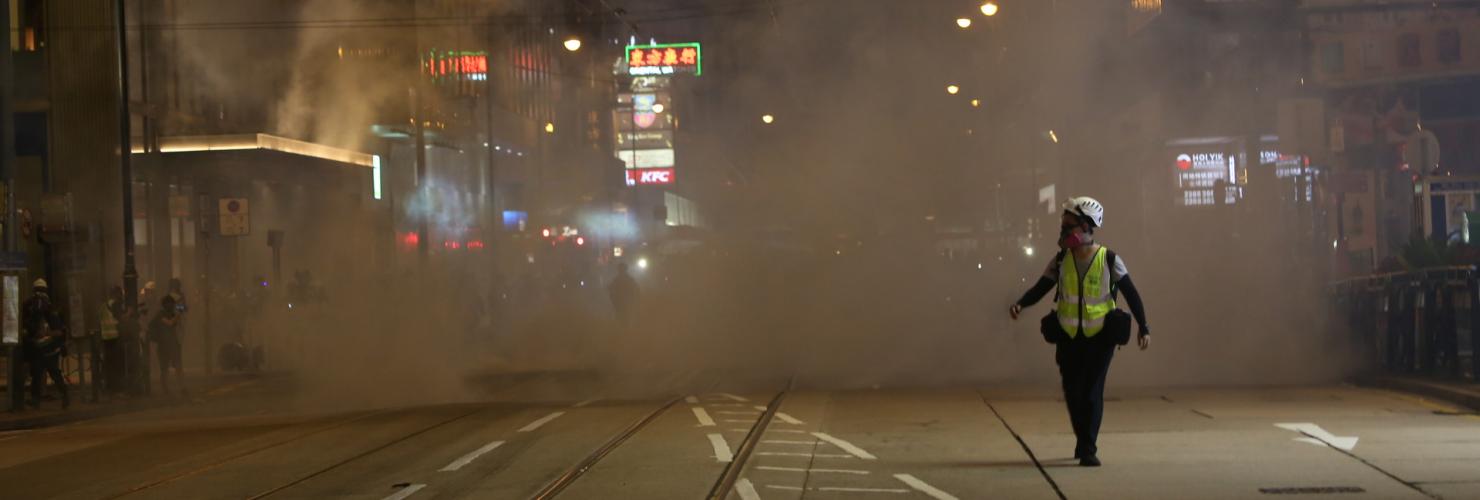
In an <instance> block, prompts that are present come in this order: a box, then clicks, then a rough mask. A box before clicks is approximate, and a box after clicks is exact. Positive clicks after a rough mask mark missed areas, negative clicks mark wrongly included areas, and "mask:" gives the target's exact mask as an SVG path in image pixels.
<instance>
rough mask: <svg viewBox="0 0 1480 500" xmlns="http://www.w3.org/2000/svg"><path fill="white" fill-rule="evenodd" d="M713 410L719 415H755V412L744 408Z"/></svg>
mask: <svg viewBox="0 0 1480 500" xmlns="http://www.w3.org/2000/svg"><path fill="white" fill-rule="evenodd" d="M714 412H715V413H718V414H720V415H756V414H757V413H756V412H753V411H745V410H714Z"/></svg>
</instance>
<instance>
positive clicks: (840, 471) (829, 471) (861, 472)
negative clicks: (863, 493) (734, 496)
mask: <svg viewBox="0 0 1480 500" xmlns="http://www.w3.org/2000/svg"><path fill="white" fill-rule="evenodd" d="M755 468H756V469H757V470H774V471H781V472H821V473H825V474H855V475H859V476H866V475H868V474H869V472H868V471H866V470H851V469H804V468H801V467H776V466H774V465H757V466H755Z"/></svg>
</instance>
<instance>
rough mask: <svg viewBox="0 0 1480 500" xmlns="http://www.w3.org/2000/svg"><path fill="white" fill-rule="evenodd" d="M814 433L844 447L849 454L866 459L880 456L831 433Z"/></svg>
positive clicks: (834, 444) (875, 458)
mask: <svg viewBox="0 0 1480 500" xmlns="http://www.w3.org/2000/svg"><path fill="white" fill-rule="evenodd" d="M812 435H813V436H815V437H817V439H821V440H823V441H827V442H828V443H830V444H832V445H833V446H836V447H839V448H842V449H843V451H846V452H848V454H850V455H853V456H855V457H858V458H862V459H864V460H878V458H879V457H876V456H874V455H873V454H872V453H869V452H867V451H865V450H864V449H863V448H859V447H857V446H854V445H853V443H849V442H847V441H844V440H841V439H838V438H835V437H832V435H829V434H826V433H822V432H814V433H812Z"/></svg>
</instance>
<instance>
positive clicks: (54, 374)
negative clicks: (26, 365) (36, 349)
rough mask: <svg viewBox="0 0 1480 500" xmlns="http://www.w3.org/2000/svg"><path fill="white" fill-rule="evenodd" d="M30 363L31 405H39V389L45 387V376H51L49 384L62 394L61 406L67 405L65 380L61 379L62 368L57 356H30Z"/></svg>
mask: <svg viewBox="0 0 1480 500" xmlns="http://www.w3.org/2000/svg"><path fill="white" fill-rule="evenodd" d="M29 361H30V363H31V403H32V404H37V405H39V404H41V387H42V386H44V385H46V376H47V375H50V376H51V383H52V384H55V385H56V386H57V391H58V392H61V394H62V404H63V405H66V404H67V379H65V378H62V367H61V364H60V361H61V359H60V357H59V356H42V355H37V356H32V357H31V359H30V360H29Z"/></svg>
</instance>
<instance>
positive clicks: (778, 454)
mask: <svg viewBox="0 0 1480 500" xmlns="http://www.w3.org/2000/svg"><path fill="white" fill-rule="evenodd" d="M755 454H756V455H764V456H768V457H815V458H857V457H854V456H853V455H843V454H829V453H787V452H782V451H757V452H755Z"/></svg>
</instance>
